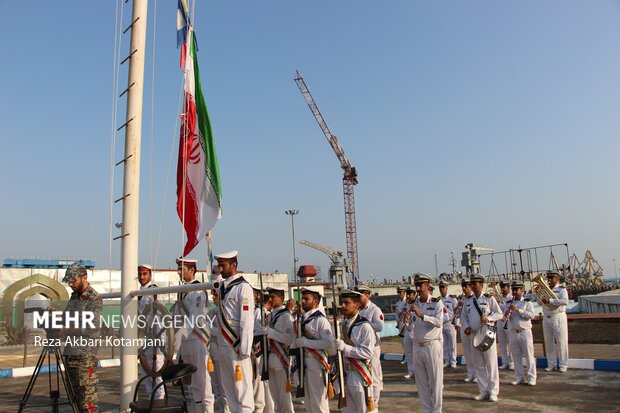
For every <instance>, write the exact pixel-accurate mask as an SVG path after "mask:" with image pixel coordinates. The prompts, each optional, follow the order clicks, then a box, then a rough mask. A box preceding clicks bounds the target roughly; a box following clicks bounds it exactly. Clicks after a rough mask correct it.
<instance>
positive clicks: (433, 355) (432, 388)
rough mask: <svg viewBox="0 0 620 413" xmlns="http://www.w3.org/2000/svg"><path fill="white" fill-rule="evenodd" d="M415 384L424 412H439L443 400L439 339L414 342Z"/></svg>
mask: <svg viewBox="0 0 620 413" xmlns="http://www.w3.org/2000/svg"><path fill="white" fill-rule="evenodd" d="M414 346H415V347H414V349H413V362H414V363H415V385H416V387H417V389H418V397H419V398H420V404H421V405H422V411H423V412H424V413H441V407H442V402H443V367H442V361H443V349H442V344H441V341H440V340H434V341H432V342H431V344H430V345H427V346H418V345H417V344H414Z"/></svg>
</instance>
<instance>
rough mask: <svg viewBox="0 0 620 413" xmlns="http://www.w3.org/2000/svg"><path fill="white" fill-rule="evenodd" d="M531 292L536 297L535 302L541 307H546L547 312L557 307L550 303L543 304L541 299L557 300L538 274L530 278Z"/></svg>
mask: <svg viewBox="0 0 620 413" xmlns="http://www.w3.org/2000/svg"><path fill="white" fill-rule="evenodd" d="M532 291H533V292H534V294H535V295H536V300H538V302H539V303H540V304H541V305H544V306H545V307H547V309H548V310H550V311H553V310H555V309H557V308H558V307H559V306H557V305H553V304H551V303H547V304H545V303H544V302H543V299H547V300H557V299H558V296H557V295H555V293H554V292H553V290H552V289H551V288H549V286H548V285H547V282H546V281H545V280H544V279H543V276H542V275H541V274H538V275H537V276H536V277H534V278H532Z"/></svg>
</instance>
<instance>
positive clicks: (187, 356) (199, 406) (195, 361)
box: [175, 258, 215, 413]
mask: <svg viewBox="0 0 620 413" xmlns="http://www.w3.org/2000/svg"><path fill="white" fill-rule="evenodd" d="M177 265H178V271H177V272H178V273H179V276H181V278H182V279H183V281H184V282H185V283H186V284H195V283H200V281H198V280H197V279H196V278H195V277H196V260H189V259H184V258H179V259H177ZM208 302H209V298H208V295H207V292H206V291H190V292H187V293H180V294H179V300H177V303H176V305H175V312H176V313H177V314H180V315H182V316H183V327H182V328H179V330H177V332H176V335H175V349H176V350H178V347H179V346H180V351H181V358H182V359H183V361H184V362H186V363H190V364H192V365H194V366H196V368H197V370H196V372H195V373H194V374H192V382H191V384H190V385H189V386H188V388H189V390H190V392H191V393H192V397H193V399H194V402H196V406H195V411H196V412H197V413H203V412H209V413H213V407H214V406H213V405H214V401H215V399H214V397H213V391H212V388H211V376H210V375H209V372H208V360H209V351H208V345H209V340H210V334H209V323H208V321H207V320H208V319H207V317H206V316H207V312H206V308H207V306H208Z"/></svg>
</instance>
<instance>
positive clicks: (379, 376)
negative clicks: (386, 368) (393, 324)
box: [372, 346, 383, 410]
mask: <svg viewBox="0 0 620 413" xmlns="http://www.w3.org/2000/svg"><path fill="white" fill-rule="evenodd" d="M382 389H383V369H382V368H381V346H376V347H375V349H374V350H373V352H372V398H373V402H374V405H375V410H377V409H378V408H379V398H380V397H381V390H382Z"/></svg>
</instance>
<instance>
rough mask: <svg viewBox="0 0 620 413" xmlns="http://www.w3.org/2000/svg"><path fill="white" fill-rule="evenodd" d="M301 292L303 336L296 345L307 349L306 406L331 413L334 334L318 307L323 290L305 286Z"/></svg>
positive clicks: (310, 410) (309, 410)
mask: <svg viewBox="0 0 620 413" xmlns="http://www.w3.org/2000/svg"><path fill="white" fill-rule="evenodd" d="M301 294H302V298H301V306H302V308H303V310H304V315H303V318H302V331H303V337H298V338H296V339H295V346H296V347H297V348H303V349H304V359H305V369H304V390H305V391H304V407H305V409H306V412H307V413H329V400H328V398H327V389H328V387H329V370H330V366H329V362H328V358H327V351H328V349H331V347H332V346H333V343H334V335H333V334H332V329H331V325H330V324H329V321H328V320H327V317H326V316H325V313H323V312H322V311H321V309H320V308H319V306H320V304H321V298H322V295H321V291H320V290H319V289H318V288H316V287H315V288H312V287H305V288H303V289H302V290H301Z"/></svg>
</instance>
